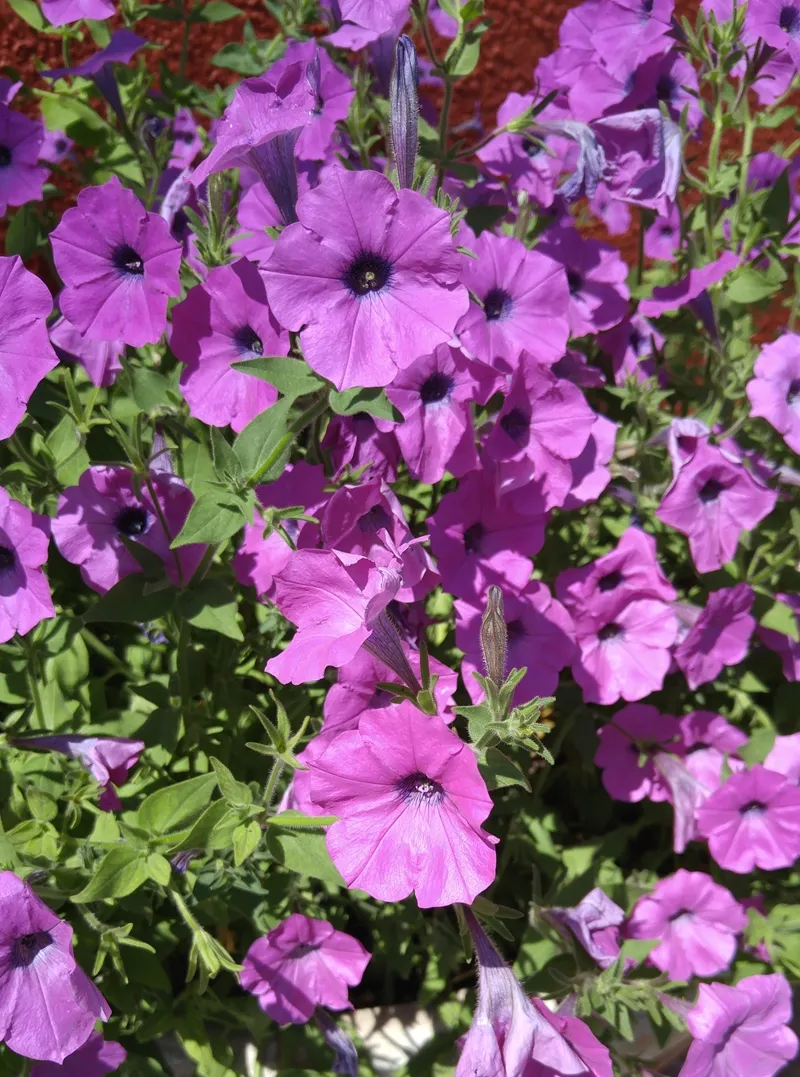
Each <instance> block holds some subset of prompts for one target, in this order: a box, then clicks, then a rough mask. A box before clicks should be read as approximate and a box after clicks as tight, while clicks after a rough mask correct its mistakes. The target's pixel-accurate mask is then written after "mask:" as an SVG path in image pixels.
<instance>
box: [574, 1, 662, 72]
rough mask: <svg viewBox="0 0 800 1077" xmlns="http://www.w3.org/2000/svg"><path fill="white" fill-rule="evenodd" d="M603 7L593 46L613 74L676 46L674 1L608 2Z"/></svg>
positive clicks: (624, 70)
mask: <svg viewBox="0 0 800 1077" xmlns="http://www.w3.org/2000/svg"><path fill="white" fill-rule="evenodd" d="M600 7H601V9H602V11H601V14H599V15H598V20H597V26H596V28H595V33H594V39H593V44H594V47H595V49H596V50H597V52H598V54H599V55H600V56H602V58H603V61H604V62H605V64H606V66H607V67H608V69H609V71H610V72H611V73H612V74H620V73H625V72H626V68H627V65H630V64H631V63H634V64H635V65H637V66H638V65H639V64H643V63H644V62H645V61H646V60H648V59H649V58H650V57H651V56H660V55H661V53H663V52H665V51H666V50H667V48H668V47H669V46H670V45H671V44H672V41H673V39H672V37H671V36H670V35H671V32H672V10H673V7H674V0H608V2H607V3H603V4H602V5H600ZM621 41H624V42H625V48H624V49H623V48H620V42H621Z"/></svg>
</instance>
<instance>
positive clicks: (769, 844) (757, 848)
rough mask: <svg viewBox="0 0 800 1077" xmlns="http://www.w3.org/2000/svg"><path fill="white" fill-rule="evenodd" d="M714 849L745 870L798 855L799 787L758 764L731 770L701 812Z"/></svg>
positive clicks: (700, 822) (787, 862)
mask: <svg viewBox="0 0 800 1077" xmlns="http://www.w3.org/2000/svg"><path fill="white" fill-rule="evenodd" d="M697 826H698V830H699V832H700V834H701V835H702V836H703V837H704V838H706V839H707V840H708V848H709V850H710V852H711V855H712V856H713V857H714V859H715V860H716V861H717V863H718V864H719V865H720V867H723V868H725V869H726V870H727V871H735V872H738V873H739V874H746V873H747V872H750V871H752V870H753V869H754V868H755V867H759V868H763V869H764V870H765V871H775V870H776V869H778V868H788V867H791V866H792V864H793V863H794V862H795V860H796V859H797V858H798V856H800V789H798V787H797V786H796V785H794V784H792V783H791V782H790V781H789V780H788V779H787V778H786V777H785V776H784V775H783V774H777V773H776V772H775V771H771V770H766V769H765V768H764V767H762V766H760V765H758V764H757V765H756V766H754V767H752V768H751V769H750V770H746V771H742V772H740V773H738V774H731V776H730V777H729V778H728V780H727V781H726V782H725V784H724V785H722V786H721V787H720V788H719V789H718V790H717V791H716V792H715V793H712V794H711V796H710V797H709V798H708V800H707V801H706V802H705V804H703V805H702V807H701V808H700V810H699V812H698V815H697Z"/></svg>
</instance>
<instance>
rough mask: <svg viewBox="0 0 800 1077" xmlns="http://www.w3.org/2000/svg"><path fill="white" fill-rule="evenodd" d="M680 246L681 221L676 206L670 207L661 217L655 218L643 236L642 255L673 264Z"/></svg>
mask: <svg viewBox="0 0 800 1077" xmlns="http://www.w3.org/2000/svg"><path fill="white" fill-rule="evenodd" d="M680 245H681V220H680V214H679V213H678V207H677V206H674V205H673V206H670V208H669V209H668V211H667V213H666V214H665V215H664V216H663V217H656V219H655V220H654V221H653V223H652V224H651V225H650V227H649V228H648V229H647V231H646V232H645V234H644V253H645V254H646V255H647V257H648V258H658V259H660V260H661V261H663V262H674V261H675V257H676V255H677V253H678V251H679V250H680Z"/></svg>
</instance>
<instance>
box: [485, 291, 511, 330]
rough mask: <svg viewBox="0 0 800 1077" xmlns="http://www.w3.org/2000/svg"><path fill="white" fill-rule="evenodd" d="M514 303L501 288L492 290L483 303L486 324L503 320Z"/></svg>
mask: <svg viewBox="0 0 800 1077" xmlns="http://www.w3.org/2000/svg"><path fill="white" fill-rule="evenodd" d="M513 305H514V301H513V300H512V298H511V296H510V295H509V294H508V292H507V291H505V290H504V289H503V288H492V290H491V291H490V292H489V293H488V294H487V296H486V298H485V299H484V301H483V313H484V314H485V315H486V321H487V322H497V321H503V320H505V319H506V318H507V317H508V316H509V314H510V313H511V308H512V307H513Z"/></svg>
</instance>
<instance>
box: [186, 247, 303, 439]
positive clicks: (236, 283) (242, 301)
mask: <svg viewBox="0 0 800 1077" xmlns="http://www.w3.org/2000/svg"><path fill="white" fill-rule="evenodd" d="M170 347H171V348H172V350H173V352H174V353H175V355H176V357H177V358H178V359H179V360H180V361H181V362H182V363H184V364H185V367H186V369H185V370H184V371H183V373H182V374H181V389H182V390H183V395H184V396H185V397H186V402H187V403H188V405H189V412H190V414H192V415H193V416H194V417H195V418H196V419H200V420H202V422H204V423H208V424H209V425H211V426H227V425H228V424H229V423H230V425H231V426H232V427H233V429H234V430H235V431H237V433H238V431H240V430H242V429H244V427H245V426H247V424H248V423H249V422H250V421H251V419H254V418H255V417H256V415H260V414H261V412H262V411H265V410H266V409H267V408H269V407H271V406H272V404H274V403H275V401H276V400H277V399H278V391H277V389H276V388H275V387H274V386H273V385H270V383H269V382H266V381H262V380H261V379H260V378H254V377H252V376H251V375H249V374H245V373H244V372H243V371H238V370H234V369H233V363H242V362H246V361H247V360H248V359H255V358H258V357H260V356H262V355H287V354H288V351H289V337H288V334H287V333H286V332H285V331H283V330H282V329H281V327H280V326H279V325H278V323H277V321H276V320H275V317H274V315H273V313H272V311H271V310H270V308H269V304H268V303H267V295H266V292H265V290H264V282H263V280H262V279H261V275H260V274H259V272H258V269H257V268H256V266H255V265H254V264H253V263H252V262H248V261H247V259H246V258H240V259H239V261H238V262H234V263H233V265H225V266H218V267H217V268H216V269H212V270H211V272H210V273H209V274H208V277H207V278H206V279H205V281H204V282H203V283H202V284H198V285H196V286H195V287H194V288H192V289H191V290H190V291H189V294H188V295H187V296H186V298H185V299H184V300H183V302H182V303H178V304H177V306H175V307H174V308H173V310H172V333H171V336H170Z"/></svg>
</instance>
